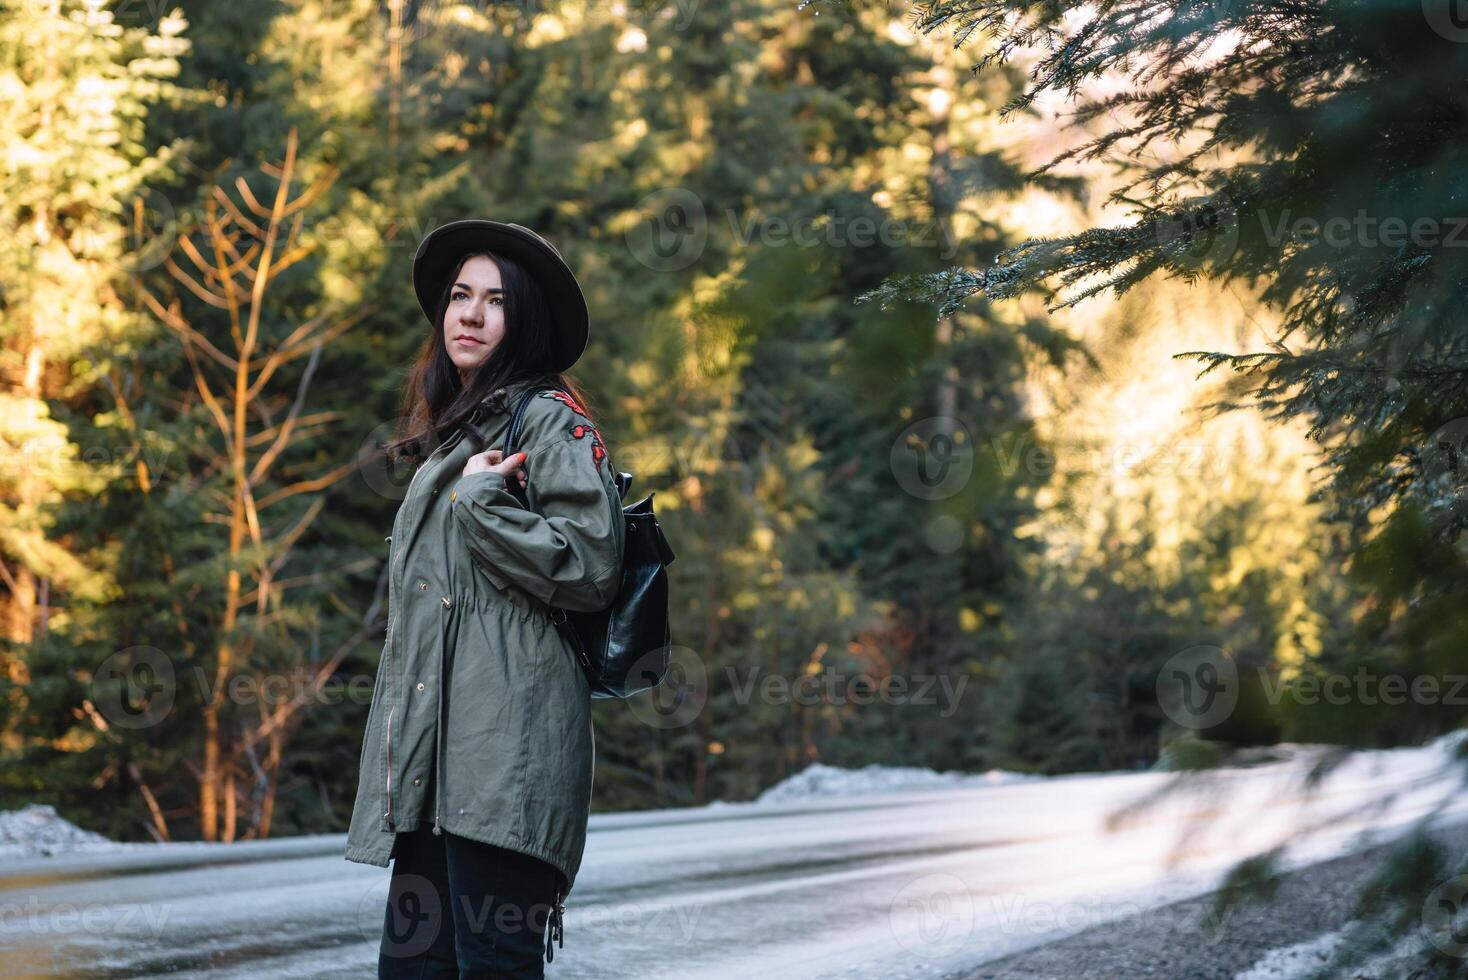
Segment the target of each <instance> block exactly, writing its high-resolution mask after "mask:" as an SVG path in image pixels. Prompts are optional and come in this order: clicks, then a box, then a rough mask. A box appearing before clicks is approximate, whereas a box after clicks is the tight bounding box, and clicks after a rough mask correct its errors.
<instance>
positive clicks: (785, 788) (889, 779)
mask: <svg viewBox="0 0 1468 980" xmlns="http://www.w3.org/2000/svg"><path fill="white" fill-rule="evenodd" d="M1044 778H1045V777H1044V776H1033V775H1028V774H1025V773H1018V772H1006V771H1004V770H1002V769H991V770H989V771H988V772H985V773H966V772H957V771H954V770H949V771H947V772H938V771H937V770H934V769H925V768H922V767H921V766H884V765H879V764H877V763H873V764H871V765H869V766H863V767H862V768H860V769H843V768H841V767H840V766H828V765H826V764H825V763H821V762H815V763H812V764H811V765H809V766H806V767H805V768H804V769H802V770H801V771H800V772H798V773H796V774H795V775H793V776H790V777H788V778H786V779H783V780H781V781H780V782H778V783H776V784H775V785H773V786H771V787H770V788H769V789H767V790H765V791H764V792H763V793H761V794H760V795H759V796H757V797H755V802H756V803H784V802H787V801H790V800H808V799H816V798H825V797H832V796H866V795H868V794H870V793H908V792H913V791H915V790H925V789H977V788H979V787H981V786H1002V785H1005V784H1007V783H1017V782H1026V781H1030V780H1036V779H1044Z"/></svg>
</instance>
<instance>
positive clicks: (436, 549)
mask: <svg viewBox="0 0 1468 980" xmlns="http://www.w3.org/2000/svg"><path fill="white" fill-rule="evenodd" d="M513 394H514V392H510V393H506V392H505V390H504V389H501V390H500V391H498V392H496V393H495V394H494V395H491V396H489V397H488V398H486V399H485V400H484V401H483V402H482V403H481V404H480V406H479V407H478V408H477V409H475V411H474V412H473V413H472V414H471V416H470V417H469V419H468V420H467V422H466V426H461V427H460V428H459V430H458V431H457V432H455V433H454V434H453V435H452V436H450V437H449V438H448V439H446V440H445V441H444V443H443V445H441V446H440V447H439V448H438V449H437V450H435V451H434V452H433V454H432V455H430V456H429V457H428V459H427V460H425V461H424V462H423V464H422V465H421V466H419V468H418V471H417V472H416V473H415V474H414V475H413V478H412V480H411V482H410V483H409V484H408V490H407V493H406V495H405V496H404V498H403V501H402V503H401V504H400V505H399V507H398V512H397V517H396V519H395V520H394V522H393V533H392V535H391V537H390V538H389V539H388V540H389V542H390V543H391V547H390V548H389V557H388V560H389V562H390V563H391V564H390V568H389V572H388V626H387V638H386V641H385V643H384V644H383V648H382V659H381V663H380V665H379V667H378V671H377V680H376V686H375V688H374V689H373V695H372V705H371V708H370V710H369V712H368V717H367V728H366V733H365V735H364V737H363V740H362V754H361V761H360V763H359V770H358V784H357V797H356V802H355V804H354V808H353V811H352V819H351V825H350V827H349V829H348V831H347V849H346V859H347V860H349V861H357V862H360V863H364V864H374V865H377V866H379V867H386V866H387V864H388V860H389V858H391V857H392V854H393V848H394V844H395V842H396V839H397V834H398V833H401V832H404V831H410V830H414V829H416V828H418V827H419V826H420V825H431V826H432V827H433V829H434V831H435V832H440V831H447V832H448V833H451V834H457V835H459V836H461V837H468V838H471V839H473V840H478V841H484V842H485V843H489V844H495V845H497V846H499V847H504V848H508V849H510V850H513V851H519V852H522V853H525V854H529V855H532V856H534V857H537V858H540V859H541V860H543V861H547V862H549V863H550V864H552V865H554V866H555V867H556V868H558V869H559V870H560V872H561V874H562V875H563V876H564V881H563V888H562V890H561V894H562V896H563V897H564V895H565V894H567V893H569V892H570V890H571V887H572V886H573V885H574V883H575V880H576V873H577V871H578V869H579V868H580V866H581V856H582V852H583V851H584V850H585V845H586V824H587V817H588V815H589V812H590V805H591V786H592V769H593V766H594V764H595V751H596V749H595V744H594V733H593V731H592V723H591V691H590V687H589V685H588V684H587V681H586V677H585V675H583V674H582V672H581V667H580V664H579V663H578V661H577V658H576V654H575V653H574V651H573V650H572V649H571V647H570V645H569V644H567V643H566V641H565V640H564V639H563V638H562V636H561V634H560V633H559V632H558V631H557V629H556V627H555V624H554V623H553V622H552V620H551V618H550V612H549V608H548V607H549V605H555V606H559V607H561V608H563V609H568V610H583V611H591V610H597V609H605V608H606V607H607V606H609V605H611V603H612V600H613V599H614V598H615V595H616V591H617V589H618V587H619V585H620V583H621V569H622V553H623V546H624V540H623V537H624V526H623V522H622V501H621V496H620V494H619V493H618V492H617V487H616V484H615V482H613V478H612V477H613V471H612V463H611V460H610V459H609V458H608V457H607V452H606V447H605V446H604V445H603V444H602V441H601V438H600V435H599V434H598V433H597V431H596V429H595V428H594V427H593V426H592V424H591V420H590V419H589V418H587V417H586V415H585V413H584V412H583V411H582V409H581V406H580V405H578V404H577V403H576V402H575V400H574V399H572V398H571V397H570V396H569V395H568V394H566V393H565V392H563V391H559V390H555V391H541V392H540V393H539V394H537V395H535V396H532V397H531V399H530V402H529V405H528V407H527V409H526V414H525V422H524V428H523V430H522V434H521V438H520V445H519V447H518V448H519V450H521V451H524V452H526V453H528V454H529V455H528V457H527V458H526V460H525V462H524V470H525V475H526V478H527V484H526V497H527V499H528V500H529V502H530V505H531V508H532V509H530V510H527V509H525V508H523V507H521V506H520V504H519V502H518V501H517V500H516V499H515V498H514V497H513V496H511V495H510V493H509V492H508V491H507V490H506V489H505V485H506V484H505V478H504V477H502V476H500V475H499V474H497V473H473V474H470V475H469V476H461V475H460V473H461V472H462V470H463V468H464V463H465V462H466V461H467V460H468V458H469V457H470V456H471V455H473V454H475V453H477V452H482V451H483V450H485V449H491V448H502V447H503V444H504V438H505V436H506V435H507V434H508V432H509V425H510V410H511V407H512V406H513V398H512V397H508V396H512V395H513ZM466 427H467V428H468V429H470V430H472V431H473V433H474V434H476V435H477V437H478V438H477V440H476V439H468V438H465V429H466ZM440 773H442V774H443V778H441V779H440V778H438V774H440Z"/></svg>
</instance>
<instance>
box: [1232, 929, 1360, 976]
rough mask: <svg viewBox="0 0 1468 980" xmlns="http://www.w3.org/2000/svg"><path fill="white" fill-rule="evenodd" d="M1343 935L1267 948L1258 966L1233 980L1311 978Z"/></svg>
mask: <svg viewBox="0 0 1468 980" xmlns="http://www.w3.org/2000/svg"><path fill="white" fill-rule="evenodd" d="M1343 936H1344V933H1342V932H1339V931H1337V932H1327V933H1325V934H1323V935H1320V936H1316V937H1315V938H1314V939H1312V940H1310V941H1309V942H1306V943H1300V944H1299V945H1296V946H1282V947H1280V948H1279V949H1271V950H1270V951H1269V952H1268V953H1266V954H1265V956H1264V958H1263V959H1261V960H1260V961H1259V962H1258V963H1255V964H1254V965H1253V966H1251V967H1250V968H1249V969H1247V970H1245V971H1244V972H1243V973H1239V974H1235V976H1234V980H1301V978H1304V977H1308V976H1311V975H1312V974H1314V973H1315V972H1316V971H1318V970H1319V969H1320V968H1321V967H1323V966H1325V964H1326V963H1327V962H1328V961H1329V960H1330V957H1331V954H1332V953H1334V952H1335V948H1336V946H1338V945H1339V944H1340V942H1341V940H1342V938H1343Z"/></svg>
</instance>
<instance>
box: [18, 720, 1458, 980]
mask: <svg viewBox="0 0 1468 980" xmlns="http://www.w3.org/2000/svg"><path fill="white" fill-rule="evenodd" d="M1447 758H1448V750H1447V748H1446V747H1445V746H1434V747H1429V748H1425V749H1413V750H1398V751H1393V752H1376V753H1364V754H1361V755H1359V756H1357V757H1356V758H1355V759H1354V760H1353V761H1352V762H1351V763H1349V764H1348V765H1347V766H1345V767H1343V768H1342V769H1340V770H1338V771H1337V772H1336V773H1335V774H1334V775H1333V776H1332V777H1331V778H1329V779H1328V780H1326V781H1325V782H1324V783H1323V784H1321V785H1319V786H1317V787H1315V789H1314V790H1313V791H1311V792H1307V791H1306V790H1305V789H1304V773H1305V771H1306V769H1307V764H1306V762H1305V761H1303V760H1302V761H1295V762H1289V763H1282V764H1276V765H1271V766H1264V767H1258V768H1252V769H1240V770H1231V771H1227V772H1223V773H1216V774H1214V777H1213V778H1214V782H1213V788H1212V790H1211V791H1208V792H1203V791H1195V792H1189V793H1186V794H1175V795H1171V796H1168V797H1167V798H1165V800H1164V801H1163V802H1161V803H1158V804H1156V805H1153V806H1150V807H1146V808H1141V809H1137V810H1134V811H1132V812H1131V814H1130V816H1128V817H1126V818H1125V819H1121V820H1119V821H1113V820H1111V819H1110V818H1112V817H1113V816H1115V815H1117V814H1118V813H1121V812H1122V811H1124V810H1125V809H1126V807H1127V804H1129V803H1132V802H1134V801H1137V800H1140V799H1143V798H1146V797H1147V796H1148V795H1149V794H1152V793H1154V792H1155V791H1156V790H1158V789H1159V788H1161V787H1163V786H1164V785H1166V784H1167V783H1168V782H1169V780H1170V778H1171V777H1167V776H1162V775H1157V774H1121V775H1105V776H1085V777H1066V778H1059V779H1052V780H1044V781H1037V782H1022V783H1015V784H1011V785H1003V786H992V787H986V788H979V789H943V790H933V791H926V792H920V793H914V792H909V793H900V794H897V793H887V794H880V795H878V794H873V795H868V796H864V797H856V798H835V799H814V800H806V801H801V802H783V803H778V804H776V803H765V804H732V805H722V806H714V807H709V808H702V809H695V810H682V811H659V812H655V813H632V814H614V815H598V816H595V817H593V818H592V833H591V836H590V839H589V841H588V845H587V854H586V860H585V864H584V866H583V868H582V871H581V876H580V879H579V880H578V882H577V885H576V888H575V890H574V892H573V893H572V895H571V897H570V899H569V901H568V902H567V907H566V908H567V911H566V945H565V947H564V948H563V949H559V950H557V953H556V959H555V962H554V963H552V964H550V965H549V966H548V967H547V976H548V977H555V978H564V980H571V978H581V977H585V978H622V977H626V978H633V977H635V978H639V980H649V978H652V980H658V978H680V980H683V978H690V977H710V978H715V977H716V978H738V977H759V978H761V980H767V978H772V977H780V978H787V977H795V978H817V977H858V978H860V977H871V978H884V980H885V978H898V977H914V978H917V977H923V978H928V977H931V978H940V977H946V976H962V975H963V974H964V972H965V971H966V970H967V969H970V968H972V967H974V966H976V965H978V964H980V963H983V962H985V961H988V960H991V959H994V958H996V957H998V956H1001V955H1003V954H1005V953H1007V952H1011V951H1014V950H1017V949H1021V948H1024V947H1027V946H1031V945H1035V944H1037V943H1041V942H1045V941H1048V940H1050V939H1053V938H1058V937H1059V936H1061V935H1065V934H1069V933H1073V932H1077V931H1079V930H1082V929H1086V928H1090V927H1092V926H1095V925H1097V924H1099V923H1102V922H1105V921H1107V920H1108V919H1111V918H1114V917H1116V916H1120V915H1123V914H1127V913H1132V912H1136V911H1138V910H1139V909H1146V908H1152V907H1155V906H1158V905H1160V904H1162V903H1165V902H1170V901H1176V900H1178V899H1181V898H1186V897H1188V896H1190V895H1196V894H1199V893H1201V892H1203V891H1206V890H1208V889H1209V888H1210V887H1211V886H1213V885H1215V884H1216V883H1217V881H1218V878H1219V875H1220V874H1221V873H1222V872H1223V871H1225V870H1226V869H1227V868H1228V867H1229V865H1231V864H1232V863H1233V862H1235V861H1236V860H1238V859H1239V858H1242V857H1245V856H1247V855H1250V854H1254V853H1259V852H1261V851H1263V850H1265V849H1267V848H1269V847H1272V846H1274V845H1276V844H1278V843H1280V842H1282V841H1284V840H1285V839H1286V837H1287V836H1288V835H1289V834H1290V833H1291V832H1293V831H1298V830H1300V829H1302V828H1305V827H1314V829H1313V830H1312V831H1311V832H1310V833H1309V834H1308V837H1307V843H1305V844H1303V845H1300V846H1296V847H1293V848H1292V849H1291V850H1290V851H1289V852H1288V859H1289V861H1290V862H1291V863H1296V864H1304V863H1309V862H1311V861H1315V860H1320V859H1322V858H1325V857H1330V856H1334V855H1336V854H1340V853H1343V852H1344V851H1347V850H1350V849H1354V848H1355V847H1356V846H1359V843H1360V841H1359V840H1358V839H1357V838H1358V835H1359V834H1360V832H1361V831H1363V830H1365V829H1368V828H1375V829H1376V830H1377V831H1378V832H1379V833H1380V834H1381V835H1383V836H1385V835H1390V834H1392V833H1394V832H1398V831H1400V830H1401V829H1403V828H1404V827H1405V826H1406V825H1407V824H1408V823H1410V822H1411V821H1412V820H1415V819H1417V818H1420V817H1421V816H1423V815H1425V814H1427V813H1429V812H1431V811H1432V810H1433V809H1434V808H1436V807H1438V806H1443V807H1444V808H1445V809H1444V810H1443V813H1444V815H1445V816H1447V815H1452V816H1456V817H1459V818H1461V817H1462V816H1464V815H1465V814H1468V794H1462V793H1461V792H1458V793H1455V792H1454V790H1456V789H1458V788H1459V783H1458V777H1457V775H1456V770H1451V775H1450V774H1449V772H1450V771H1449V770H1448V769H1446V768H1445V767H1446V765H1447ZM1368 804H1369V805H1371V806H1370V809H1369V810H1363V806H1365V805H1368ZM303 840H306V839H303ZM341 840H342V838H340V837H337V838H321V839H318V841H317V843H316V844H314V845H311V847H310V848H304V849H306V850H309V849H312V848H315V847H319V846H320V845H321V844H323V843H324V844H325V845H326V846H328V847H335V846H336V844H337V843H338V842H340V841H341ZM178 847H179V848H186V847H187V845H178ZM266 857H267V859H262V860H252V861H246V862H238V863H228V864H204V865H193V864H191V863H190V862H188V861H179V862H177V864H178V865H180V866H176V867H174V868H173V869H171V870H162V871H155V872H140V871H139V870H138V869H137V868H129V867H126V866H122V865H121V864H120V863H119V866H117V867H112V866H110V865H108V864H107V863H106V862H105V861H104V860H101V859H98V860H97V861H96V871H94V872H90V873H102V872H105V873H106V874H107V876H105V877H94V878H86V877H82V876H83V875H85V874H87V873H89V872H88V871H87V870H86V864H85V861H88V860H92V859H90V858H87V859H79V860H80V861H82V862H83V863H81V864H78V865H77V866H76V867H75V868H74V869H73V871H72V876H71V877H69V878H64V879H63V880H49V881H48V880H47V879H46V878H45V877H44V876H43V875H25V874H22V871H24V870H25V869H23V868H17V867H16V866H14V865H12V866H11V867H10V868H8V869H7V868H0V889H3V890H0V976H11V977H16V976H21V977H25V976H38V977H39V976H50V977H100V976H115V977H139V976H152V975H169V976H193V975H205V974H207V975H209V976H210V977H240V978H251V980H259V978H271V977H276V978H285V977H291V978H297V977H301V978H304V977H368V976H373V975H375V963H376V955H377V941H378V935H379V930H380V928H381V922H382V909H383V905H384V902H385V900H386V893H387V882H388V871H387V870H386V869H377V868H371V867H365V866H362V865H357V864H351V863H349V862H347V861H345V860H343V859H342V857H341V856H340V851H339V850H337V851H335V852H334V853H327V854H324V855H322V856H280V855H279V854H272V853H270V852H266ZM127 858H128V860H129V861H136V859H137V858H136V851H130V852H128V855H127ZM52 863H53V864H57V863H64V862H58V861H57V859H52ZM45 866H46V865H45V864H44V863H38V862H31V865H30V867H33V868H34V867H41V868H44V867H45ZM109 868H110V870H109ZM7 876H8V877H7ZM1178 941H1180V942H1206V941H1207V935H1206V928H1200V929H1199V930H1198V932H1197V934H1195V935H1191V936H1179V937H1178Z"/></svg>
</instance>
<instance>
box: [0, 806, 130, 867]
mask: <svg viewBox="0 0 1468 980" xmlns="http://www.w3.org/2000/svg"><path fill="white" fill-rule="evenodd" d="M127 846H128V845H126V844H119V843H118V842H117V841H113V840H108V839H107V838H106V837H103V836H102V835H101V834H94V833H92V832H91V831H90V830H83V829H82V828H80V827H78V826H77V825H76V824H74V823H72V822H70V821H69V820H64V819H62V817H61V816H60V815H58V814H57V812H56V808H55V807H54V806H51V805H49V804H46V803H30V804H27V805H26V806H25V807H23V808H22V809H19V810H0V857H36V856H43V857H49V856H51V855H52V854H61V853H65V852H69V851H87V852H95V851H113V850H121V849H125V848H126V847H127Z"/></svg>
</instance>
